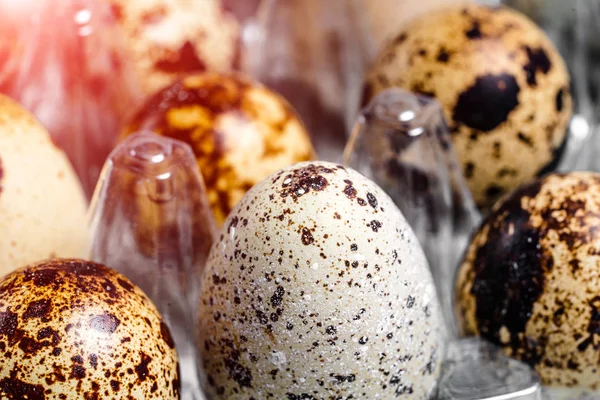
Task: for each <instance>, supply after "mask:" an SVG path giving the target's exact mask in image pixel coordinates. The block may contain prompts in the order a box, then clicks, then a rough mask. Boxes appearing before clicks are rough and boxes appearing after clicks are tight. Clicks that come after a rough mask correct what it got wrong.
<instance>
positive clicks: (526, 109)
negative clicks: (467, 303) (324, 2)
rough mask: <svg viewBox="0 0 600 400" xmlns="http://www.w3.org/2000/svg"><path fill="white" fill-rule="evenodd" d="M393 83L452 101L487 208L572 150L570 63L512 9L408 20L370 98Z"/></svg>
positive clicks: (453, 122) (372, 82)
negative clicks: (569, 144) (568, 139)
mask: <svg viewBox="0 0 600 400" xmlns="http://www.w3.org/2000/svg"><path fill="white" fill-rule="evenodd" d="M393 86H397V87H402V88H404V89H407V90H412V91H414V92H419V93H422V94H426V95H430V96H433V97H436V98H437V100H438V101H439V102H440V103H441V104H442V106H443V108H444V114H445V117H446V118H447V120H448V122H449V124H450V130H451V132H452V141H453V144H454V146H455V149H456V152H457V154H458V156H459V159H460V161H461V164H462V168H463V173H464V176H465V178H466V180H467V184H468V185H469V188H470V189H471V192H472V193H473V197H474V199H475V201H476V203H477V204H478V205H479V206H480V207H482V208H486V207H489V206H491V205H492V204H493V203H494V202H495V201H496V200H497V199H498V198H499V197H500V196H501V195H502V194H503V193H505V192H507V191H511V190H513V189H515V188H516V187H518V186H519V185H520V184H522V183H525V182H527V181H529V180H530V179H532V178H534V177H535V176H536V175H540V174H543V173H545V172H546V171H551V170H552V169H554V168H555V167H556V164H557V162H558V161H559V158H560V155H561V154H562V152H563V150H564V146H565V144H566V137H567V136H566V132H567V125H568V122H569V120H570V118H571V114H572V99H571V94H570V89H569V75H568V72H567V68H566V66H565V63H564V61H563V59H562V58H561V56H560V54H559V53H558V51H557V50H556V48H555V47H554V45H553V44H552V43H551V42H550V40H549V39H548V37H547V36H546V35H545V34H544V32H543V31H542V30H541V29H539V28H538V27H537V26H536V25H535V24H534V23H533V22H531V21H530V20H529V19H527V18H526V17H524V16H522V15H521V14H519V13H517V12H515V11H512V10H510V9H508V8H503V7H498V8H490V7H485V6H481V5H470V6H465V7H454V8H451V9H447V10H445V11H440V12H436V13H431V14H428V15H426V16H423V17H421V18H418V19H416V20H414V21H413V22H411V23H410V24H408V25H407V26H406V27H405V28H404V29H403V30H402V32H400V33H399V34H398V35H397V36H396V37H395V38H394V39H393V40H391V41H390V42H389V44H388V45H387V46H386V47H385V48H384V49H383V50H382V52H381V53H380V55H379V56H378V58H377V60H376V61H375V63H374V65H373V66H372V68H371V69H370V72H369V73H368V76H367V79H366V83H365V87H364V98H363V100H364V101H365V102H366V101H368V100H370V99H371V98H372V97H373V95H375V94H376V93H378V92H379V91H381V90H383V89H386V88H389V87H393Z"/></svg>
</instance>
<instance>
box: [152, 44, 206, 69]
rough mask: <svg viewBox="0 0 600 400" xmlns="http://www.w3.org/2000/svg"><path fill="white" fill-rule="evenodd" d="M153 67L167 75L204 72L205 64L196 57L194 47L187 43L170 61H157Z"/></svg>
mask: <svg viewBox="0 0 600 400" xmlns="http://www.w3.org/2000/svg"><path fill="white" fill-rule="evenodd" d="M154 67H155V68H156V69H157V70H159V71H162V72H166V73H169V74H176V73H180V72H185V73H190V72H202V71H206V64H205V63H204V62H203V61H202V60H201V59H200V57H198V54H197V53H196V50H195V49H194V45H193V44H192V43H190V42H189V41H186V42H185V43H184V44H183V45H182V46H181V48H180V49H179V50H178V51H177V53H175V54H174V55H173V57H172V59H163V60H159V61H157V62H156V63H155V64H154Z"/></svg>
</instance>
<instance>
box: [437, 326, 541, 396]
mask: <svg viewBox="0 0 600 400" xmlns="http://www.w3.org/2000/svg"><path fill="white" fill-rule="evenodd" d="M442 368H443V370H442V374H443V375H442V379H441V380H440V384H439V391H438V392H439V394H438V400H542V399H543V397H542V386H541V383H540V379H539V377H538V376H537V374H536V373H535V372H534V371H533V370H531V369H530V368H529V367H528V366H527V365H526V364H524V363H522V362H519V361H516V360H512V359H510V358H508V357H506V356H505V355H504V353H503V352H502V350H500V349H499V348H497V347H495V346H493V345H491V344H488V343H486V342H484V341H482V340H480V339H476V338H471V339H463V340H460V341H456V342H453V343H451V344H450V346H449V347H448V356H447V359H446V361H445V362H444V365H443V367H442Z"/></svg>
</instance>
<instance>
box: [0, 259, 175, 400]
mask: <svg viewBox="0 0 600 400" xmlns="http://www.w3.org/2000/svg"><path fill="white" fill-rule="evenodd" d="M179 390H180V382H179V366H178V361H177V354H176V351H175V348H174V344H173V340H172V338H171V334H170V332H169V328H168V327H167V326H166V324H165V323H164V322H163V321H162V318H161V316H160V315H159V314H158V311H157V310H156V308H155V307H154V305H153V304H152V303H151V302H150V300H149V299H148V298H147V297H146V295H144V293H142V291H141V290H140V289H139V288H137V287H136V286H134V285H133V284H132V283H131V282H130V281H129V280H128V279H127V278H125V277H124V276H122V275H120V274H118V273H116V272H114V271H113V270H111V269H109V268H107V267H105V266H104V265H101V264H96V263H93V262H88V261H83V260H77V259H57V260H52V261H46V262H41V263H38V264H34V265H31V266H28V267H26V268H23V269H19V270H17V271H15V272H13V273H11V274H10V275H8V276H6V277H4V279H2V280H1V281H0V398H2V399H31V400H44V399H67V398H69V399H73V398H81V399H98V400H100V399H136V400H148V399H160V400H176V399H179Z"/></svg>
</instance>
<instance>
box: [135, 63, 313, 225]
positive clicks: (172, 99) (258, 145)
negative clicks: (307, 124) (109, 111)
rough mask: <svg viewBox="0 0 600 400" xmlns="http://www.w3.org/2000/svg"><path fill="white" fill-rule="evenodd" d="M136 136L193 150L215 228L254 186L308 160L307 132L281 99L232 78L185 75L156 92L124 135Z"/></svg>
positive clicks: (309, 147)
mask: <svg viewBox="0 0 600 400" xmlns="http://www.w3.org/2000/svg"><path fill="white" fill-rule="evenodd" d="M140 130H150V131H153V132H155V133H158V134H161V135H165V136H169V137H172V138H175V139H178V140H181V141H183V142H185V143H188V144H189V145H190V146H191V147H192V150H193V151H194V153H195V155H196V157H197V160H198V166H199V167H200V172H201V173H202V176H203V178H204V182H205V184H206V189H207V194H208V200H209V202H210V205H211V209H212V210H213V213H214V216H215V220H216V221H217V223H218V224H219V225H221V224H222V223H223V221H224V220H225V218H226V217H227V215H228V214H229V212H230V211H231V209H232V208H233V207H234V206H235V205H236V204H237V203H238V201H240V199H241V198H242V196H243V195H244V194H245V193H246V192H247V191H248V189H250V188H251V187H252V186H254V185H255V184H256V183H257V182H259V181H261V180H262V179H264V178H265V177H266V176H268V175H269V174H271V173H273V172H275V171H277V170H278V169H279V168H283V167H286V166H288V165H291V164H294V163H297V162H300V161H307V160H311V159H313V157H314V150H313V147H312V144H311V141H310V137H309V135H308V132H307V131H306V129H305V128H304V125H303V124H302V121H301V120H300V118H299V117H298V115H297V114H296V112H295V111H294V110H293V109H292V107H291V106H290V105H289V104H288V103H287V102H286V101H285V99H283V98H282V97H281V96H279V95H278V94H276V93H275V92H273V91H271V90H269V89H267V88H266V87H264V86H262V85H260V84H258V83H254V82H252V81H250V80H248V79H246V78H245V77H243V76H241V75H238V74H218V73H212V72H210V73H203V74H197V75H191V76H188V77H186V78H184V79H183V80H179V81H177V82H175V83H173V84H172V85H171V86H169V87H167V88H165V89H163V90H161V91H159V92H157V93H156V94H155V95H153V96H152V97H151V98H150V99H149V100H148V101H147V102H146V104H144V105H143V106H142V107H141V108H140V110H139V111H138V112H137V113H136V115H135V116H134V117H133V119H132V121H131V123H130V124H129V126H128V128H127V129H126V135H128V134H131V133H134V132H137V131H140Z"/></svg>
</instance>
